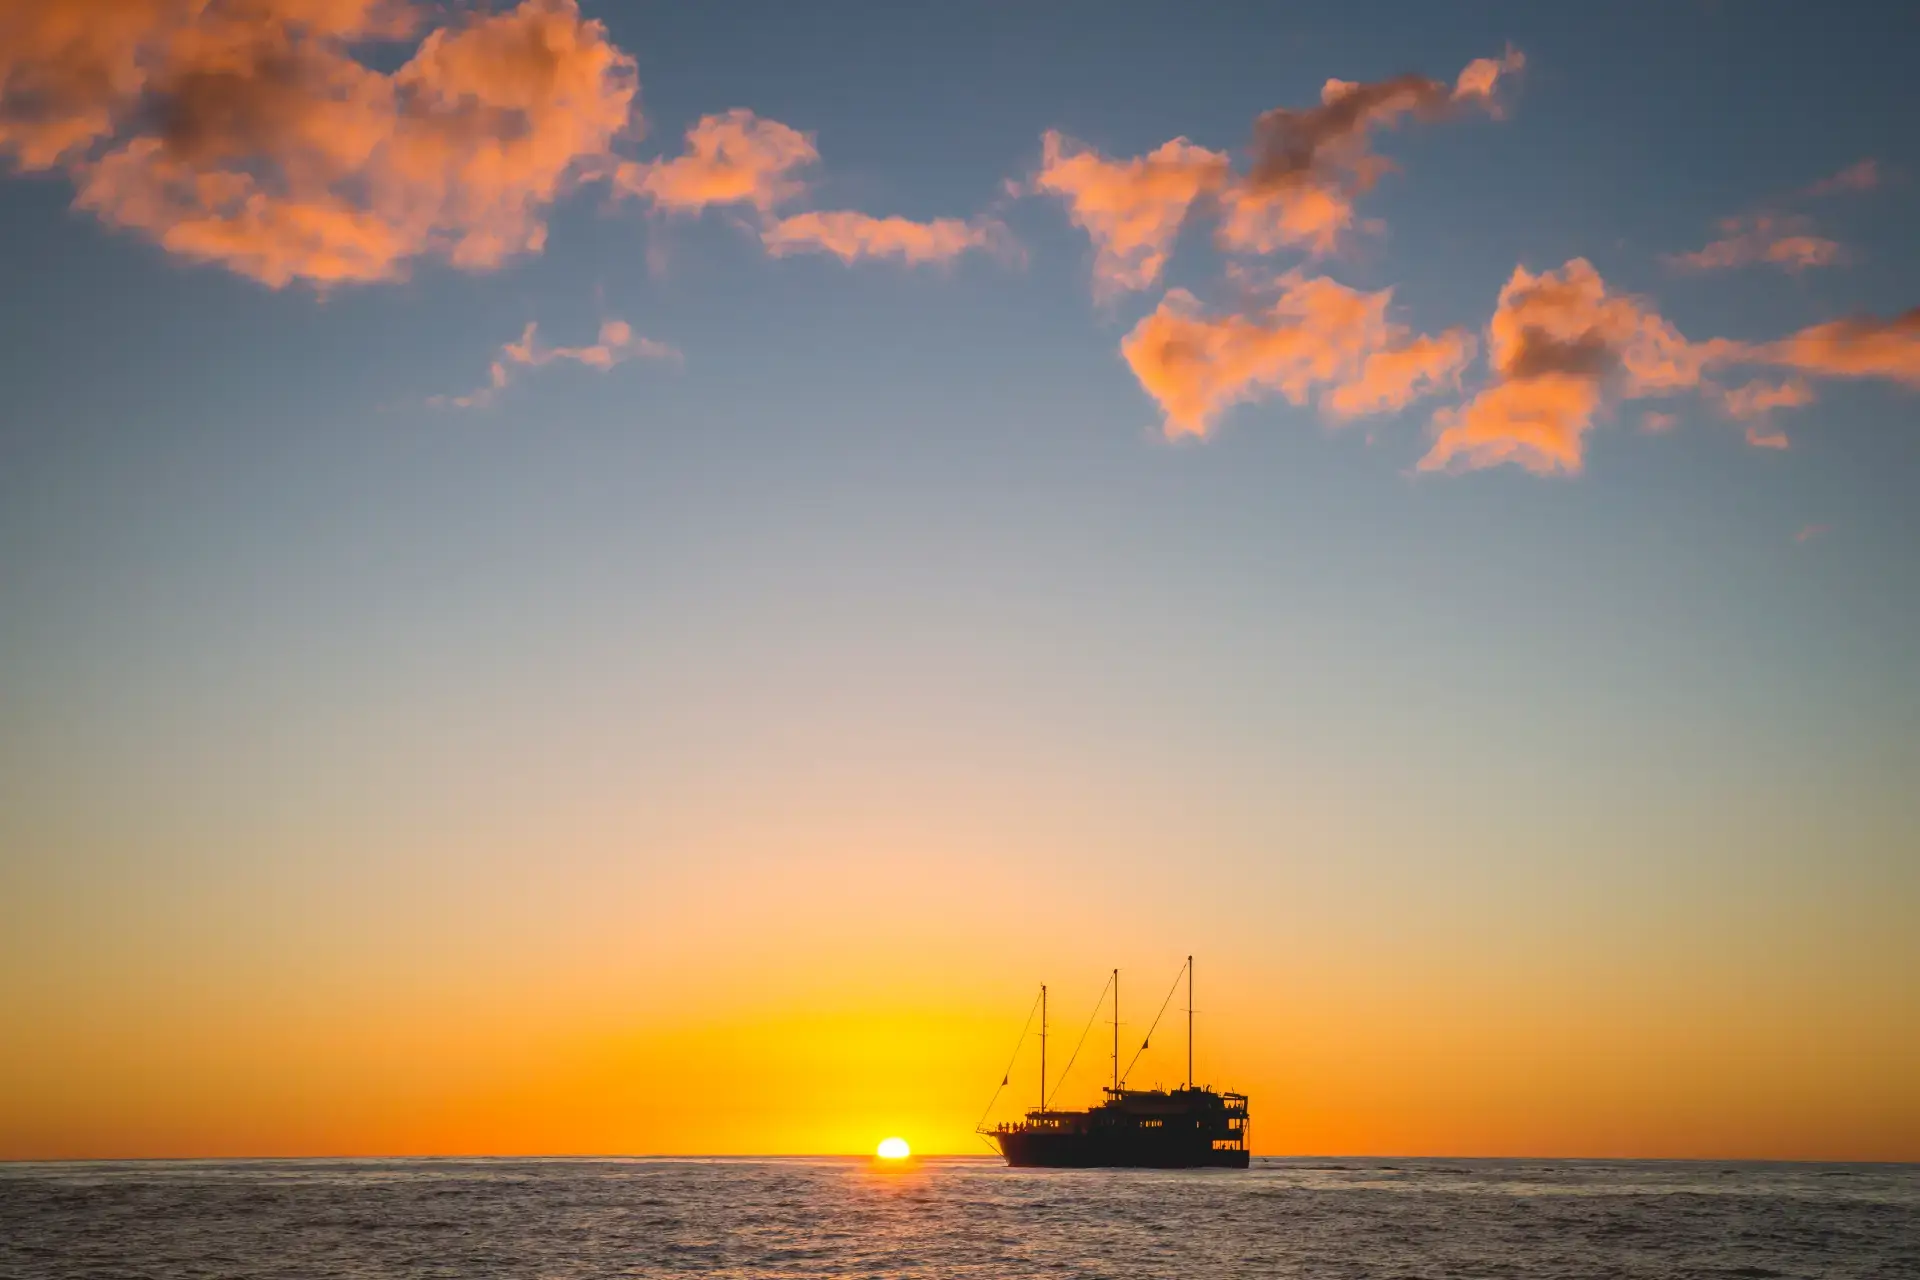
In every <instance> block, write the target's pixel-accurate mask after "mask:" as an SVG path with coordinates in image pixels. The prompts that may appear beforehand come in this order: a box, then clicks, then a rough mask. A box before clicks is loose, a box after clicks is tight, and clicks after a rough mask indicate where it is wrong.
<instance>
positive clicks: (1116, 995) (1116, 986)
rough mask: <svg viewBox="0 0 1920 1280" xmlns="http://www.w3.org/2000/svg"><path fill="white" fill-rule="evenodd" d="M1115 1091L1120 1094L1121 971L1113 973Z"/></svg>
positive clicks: (1116, 970)
mask: <svg viewBox="0 0 1920 1280" xmlns="http://www.w3.org/2000/svg"><path fill="white" fill-rule="evenodd" d="M1113 1091H1114V1092H1115V1093H1118V1092H1120V971H1119V970H1118V969H1115V970H1114V971H1113Z"/></svg>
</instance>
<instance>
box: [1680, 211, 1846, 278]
mask: <svg viewBox="0 0 1920 1280" xmlns="http://www.w3.org/2000/svg"><path fill="white" fill-rule="evenodd" d="M1808 229H1809V223H1808V221H1807V219H1805V218H1800V217H1781V216H1778V215H1775V214H1768V213H1762V214H1756V215H1754V216H1752V217H1746V218H1723V219H1721V221H1720V230H1721V233H1722V234H1721V237H1720V239H1718V240H1715V241H1713V242H1711V243H1709V244H1707V245H1705V246H1704V247H1702V248H1699V249H1696V250H1694V251H1693V252H1692V253H1680V254H1671V255H1669V256H1668V257H1667V262H1668V263H1669V264H1670V265H1672V266H1674V267H1678V268H1680V269H1682V270H1686V271H1723V270H1726V269H1727V268H1730V267H1744V266H1748V265H1750V264H1752V263H1755V262H1768V263H1772V264H1773V265H1775V266H1777V267H1781V268H1783V269H1784V270H1787V271H1791V272H1799V271H1804V270H1806V269H1807V268H1808V267H1829V266H1832V265H1834V264H1835V263H1837V262H1840V261H1842V260H1843V258H1844V254H1843V251H1842V249H1841V247H1840V245H1839V244H1838V243H1837V242H1836V241H1833V240H1828V239H1825V238H1824V237H1821V236H1816V235H1811V234H1809V232H1808Z"/></svg>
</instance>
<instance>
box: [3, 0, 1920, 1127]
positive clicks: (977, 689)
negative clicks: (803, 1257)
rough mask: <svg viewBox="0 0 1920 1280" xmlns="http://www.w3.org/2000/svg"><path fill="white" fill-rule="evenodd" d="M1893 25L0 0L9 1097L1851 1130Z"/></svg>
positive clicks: (238, 1114) (1894, 97)
mask: <svg viewBox="0 0 1920 1280" xmlns="http://www.w3.org/2000/svg"><path fill="white" fill-rule="evenodd" d="M1916 47H1920V12H1916V11H1914V10H1913V9H1912V8H1911V7H1910V6H1899V5H1867V4H1859V5H1851V6H1841V7H1840V8H1838V9H1834V8H1827V9H1821V10H1818V11H1816V10H1814V9H1811V8H1807V7H1803V6H1787V5H1771V4H1754V5H1730V4H1692V5H1638V4H1633V5H1620V6H1611V7H1604V8H1603V7H1598V6H1593V7H1587V8H1584V9H1575V8H1572V7H1568V6H1540V5H1526V4H1512V5H1478V6H1438V5H1426V4H1399V5H1384V4H1298V5H1289V6H1284V7H1280V6H1217V7H1212V8H1210V9H1207V10H1206V11H1203V12H1196V11H1195V10H1194V7H1193V6H1183V5H1173V4H1164V5H1155V4H1124V5H1116V4H1068V3H1061V4H1052V5H1046V6H1027V5H1013V4H989V5H980V6H956V7H948V8H944V9H927V8H924V7H913V6H896V5H883V4H851V3H849V4H837V5H832V6H824V7H809V6H797V5H776V4H764V3H763V4H720V3H715V4H703V5H699V6H667V5H651V4H649V5H640V4H611V3H609V4H591V3H589V4H584V5H583V6H582V7H580V8H575V7H574V5H573V4H572V3H571V2H570V0H522V2H521V3H519V4H512V3H507V2H506V0H501V3H499V4H497V5H495V6H494V7H492V8H473V7H468V6H465V5H461V4H449V5H438V6H436V5H430V4H410V3H406V2H405V0H395V2H393V3H388V2H386V0H227V2H224V3H201V2H199V0H114V2H112V3H107V2H105V0H88V3H75V4H66V5H60V6H46V5H39V4H33V3H28V2H27V0H0V172H3V173H4V177H0V1048H3V1049H4V1051H3V1052H0V1158H9V1159H51V1158H80V1157H160V1156H243V1155H342V1154H392V1155H401V1154H444V1153H633V1154H644V1153H739V1152H764V1153H783V1152H808V1153H816V1152H859V1151H870V1150H872V1147H873V1145H874V1144H875V1143H876V1142H878V1141H879V1139H880V1138H882V1137H885V1136H888V1135H891V1134H899V1135H901V1136H904V1137H905V1138H907V1139H908V1140H909V1141H910V1142H911V1143H912V1144H913V1145H914V1147H915V1149H916V1150H919V1151H925V1152H966V1151H973V1152H976V1153H984V1150H985V1148H984V1147H983V1146H982V1145H981V1141H980V1139H979V1138H978V1137H977V1136H976V1135H975V1134H974V1132H973V1129H974V1126H975V1124H976V1122H977V1121H978V1120H979V1119H980V1117H981V1114H982V1108H983V1107H988V1111H987V1116H988V1118H989V1119H990V1120H997V1119H1009V1118H1013V1117H1014V1116H1015V1115H1017V1114H1018V1112H1019V1111H1020V1110H1021V1109H1023V1108H1024V1107H1028V1106H1032V1105H1034V1104H1035V1102H1036V1101H1037V1095H1038V1092H1039V1082H1038V1075H1037V1073H1038V1062H1037V1054H1036V1049H1037V1046H1036V1044H1035V1043H1034V1041H1033V1039H1032V1038H1031V1036H1028V1037H1026V1038H1024V1039H1023V1038H1022V1020H1023V1018H1025V1017H1026V1016H1027V1011H1028V1009H1029V1007H1030V1005H1031V1003H1032V1001H1033V997H1034V994H1035V991H1036V989H1037V987H1038V985H1039V984H1040V983H1041V982H1046V983H1047V984H1048V985H1049V987H1050V991H1051V994H1052V1000H1051V1002H1050V1008H1051V1012H1052V1018H1051V1022H1052V1026H1051V1032H1052V1035H1053V1037H1055V1038H1054V1039H1053V1040H1051V1041H1050V1044H1051V1046H1052V1048H1051V1051H1050V1054H1049V1061H1050V1065H1051V1069H1052V1072H1053V1074H1054V1076H1055V1077H1057V1078H1056V1079H1053V1080H1050V1081H1049V1082H1048V1088H1049V1089H1050V1090H1054V1091H1056V1092H1055V1097H1056V1099H1057V1100H1058V1101H1059V1102H1061V1103H1062V1104H1068V1103H1075V1104H1079V1103H1084V1102H1086V1101H1089V1100H1091V1099H1092V1098H1094V1097H1095V1096H1096V1091H1097V1088H1098V1086H1099V1085H1100V1084H1101V1083H1102V1081H1103V1080H1104V1079H1105V1078H1106V1073H1107V1072H1108V1071H1109V1070H1110V1069H1111V1065H1110V1062H1109V1058H1108V1048H1107V1044H1106V1041H1107V1038H1108V1037H1109V1036H1110V1035H1111V1034H1112V1033H1111V1031H1110V1030H1109V1029H1108V1028H1107V1027H1106V1025H1105V1023H1104V1022H1102V1021H1100V1018H1102V1017H1104V1015H1102V1014H1100V1013H1098V1012H1097V1010H1096V1009H1095V1007H1094V1006H1095V1001H1096V999H1097V997H1098V994H1099V992H1100V989H1101V984H1102V983H1103V982H1104V981H1105V980H1106V977H1107V974H1108V971H1109V970H1110V969H1112V968H1113V967H1115V966H1119V967H1120V969H1121V974H1122V978H1121V982H1122V992H1121V994H1122V1007H1121V1014H1120V1017H1121V1021H1122V1024H1123V1025H1122V1029H1121V1038H1122V1040H1123V1042H1125V1044H1126V1045H1127V1046H1128V1047H1129V1051H1130V1047H1131V1045H1132V1044H1134V1043H1136V1042H1137V1040H1138V1039H1139V1038H1142V1037H1144V1035H1145V1031H1146V1028H1147V1024H1148V1023H1149V1022H1150V1021H1151V1020H1152V1018H1153V1016H1154V1010H1155V1009H1157V1008H1158V1007H1159V1005H1160V1001H1161V998H1162V997H1163V996H1164V995H1165V994H1166V992H1167V989H1168V984H1170V983H1171V982H1172V981H1173V978H1174V975H1175V973H1176V972H1177V970H1178V969H1179V967H1180V965H1181V963H1182V961H1183V960H1184V958H1185V957H1186V956H1187V955H1188V954H1193V955H1195V956H1196V957H1197V960H1196V975H1197V979H1198V984H1197V997H1196V1000H1195V1005H1196V1009H1197V1013H1196V1027H1197V1043H1196V1046H1195V1051H1196V1060H1197V1061H1196V1068H1197V1074H1198V1075H1199V1077H1200V1079H1201V1080H1202V1081H1204V1082H1208V1083H1211V1084H1213V1085H1216V1086H1219V1087H1232V1088H1237V1089H1241V1090H1244V1091H1246V1092H1247V1093H1249V1094H1250V1095H1251V1097H1252V1104H1251V1105H1252V1115H1253V1122H1252V1140H1253V1146H1254V1149H1255V1151H1256V1153H1259V1154H1332V1153H1338V1154H1448V1155H1497V1154H1506V1155H1565V1156H1575V1155H1578V1156H1662V1157H1664V1156H1701V1157H1716V1158H1783V1159H1785V1158H1793V1159H1803V1158H1804V1159H1905V1160H1916V1159H1920V1085H1917V1084H1916V1083H1915V1082H1916V1081H1920V1017H1916V1016H1915V1012H1914V1011H1915V1010H1916V1008H1920V930H1916V929H1915V928H1914V927H1913V922H1914V920H1915V919H1916V918H1920V856H1916V850H1920V786H1917V785H1916V783H1920V558H1917V557H1916V555H1915V551H1916V549H1917V548H1920V504H1916V502H1915V500H1914V493H1915V487H1916V481H1917V480H1920V432H1917V431H1916V430H1915V427H1916V417H1917V416H1920V398H1917V396H1920V311H1916V310H1915V307H1916V304H1920V255H1917V254H1916V252H1915V242H1914V239H1913V235H1912V231H1911V228H1912V227H1913V226H1914V225H1916V221H1917V220H1920V186H1916V183H1920V138H1916V135H1915V133H1914V131H1913V129H1912V127H1911V124H1912V121H1913V120H1914V119H1916V118H1920V82H1917V81H1916V80H1915V78H1914V76H1913V75H1912V74H1911V70H1912V68H1911V62H1912V51H1913V50H1914V49H1915V48H1916ZM1183 1004H1184V999H1183V997H1181V996H1176V997H1175V998H1174V1000H1173V1004H1172V1007H1171V1008H1170V1011H1169V1012H1168V1014H1167V1017H1168V1019H1169V1020H1171V1022H1172V1023H1174V1024H1177V1023H1178V1022H1180V1021H1181V1020H1182V1018H1183V1016H1184V1015H1183V1013H1182V1012H1181V1007H1182V1005H1183ZM1090 1017H1091V1018H1092V1019H1093V1021H1092V1022H1091V1023H1090V1024H1089V1022H1088V1019H1089V1018H1090ZM1087 1025H1091V1028H1092V1030H1091V1033H1090V1035H1089V1037H1088V1043H1087V1047H1086V1048H1085V1049H1084V1050H1083V1051H1082V1052H1081V1054H1080V1055H1079V1056H1078V1057H1077V1058H1076V1059H1075V1060H1074V1065H1073V1068H1072V1070H1071V1071H1070V1072H1068V1073H1066V1075H1065V1076H1064V1077H1061V1076H1060V1067H1061V1065H1063V1064H1064V1063H1065V1062H1066V1054H1065V1053H1064V1052H1063V1051H1062V1047H1063V1046H1064V1045H1070V1044H1071V1043H1072V1041H1073V1039H1074V1038H1075V1037H1077V1036H1078V1035H1079V1034H1080V1028H1081V1027H1082V1026H1087ZM1183 1039H1184V1037H1183V1036H1181V1035H1180V1034H1178V1032H1177V1031H1176V1032H1175V1033H1174V1034H1171V1035H1169V1034H1167V1033H1166V1031H1165V1030H1164V1029H1163V1030H1162V1031H1160V1032H1156V1033H1155V1034H1154V1036H1153V1037H1152V1048H1151V1049H1150V1050H1148V1051H1147V1052H1146V1053H1145V1054H1143V1055H1142V1057H1141V1059H1140V1062H1139V1064H1138V1066H1137V1067H1136V1068H1135V1069H1134V1071H1133V1073H1132V1075H1131V1077H1130V1083H1132V1084H1134V1085H1139V1086H1147V1085H1152V1084H1155V1083H1161V1084H1166V1083H1173V1082H1177V1081H1178V1080H1180V1079H1181V1077H1182V1075H1183V1072H1184V1065H1183V1061H1182V1059H1183V1054H1184V1049H1185V1046H1184V1043H1183ZM1016 1044H1018V1046H1019V1048H1018V1052H1017V1053H1015V1057H1014V1065H1013V1067H1012V1069H1011V1074H1010V1077H1009V1079H1010V1084H1009V1086H1008V1088H1007V1089H1005V1090H1003V1091H1001V1092H1000V1093H999V1094H998V1095H995V1092H994V1086H995V1084H996V1083H997V1082H998V1081H999V1080H1000V1078H1001V1076H1002V1074H1003V1072H1006V1071H1007V1070H1008V1068H1007V1061H1008V1055H1009V1054H1010V1053H1014V1052H1015V1048H1016ZM990 1096H991V1097H992V1098H993V1101H992V1104H991V1106H989V1105H988V1104H989V1097H990Z"/></svg>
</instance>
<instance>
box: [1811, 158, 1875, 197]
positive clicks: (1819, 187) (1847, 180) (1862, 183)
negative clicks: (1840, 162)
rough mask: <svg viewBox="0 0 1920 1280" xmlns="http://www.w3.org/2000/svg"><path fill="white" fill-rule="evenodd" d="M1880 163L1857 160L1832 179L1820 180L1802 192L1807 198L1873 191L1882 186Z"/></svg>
mask: <svg viewBox="0 0 1920 1280" xmlns="http://www.w3.org/2000/svg"><path fill="white" fill-rule="evenodd" d="M1880 181H1881V172H1880V162H1879V161H1877V160H1875V159H1873V158H1872V157H1871V156H1869V157H1868V158H1867V159H1865V160H1856V161H1855V162H1854V163H1852V164H1850V165H1848V166H1847V167H1846V168H1844V169H1842V170H1841V171H1840V172H1838V173H1836V174H1833V175H1832V176H1831V177H1826V178H1822V179H1820V181H1818V182H1816V183H1814V184H1813V185H1812V186H1810V187H1807V188H1806V189H1805V190H1804V191H1802V192H1801V194H1802V195H1807V196H1832V195H1840V194H1842V193H1844V192H1850V191H1871V190H1873V189H1874V188H1875V187H1877V186H1879V185H1880Z"/></svg>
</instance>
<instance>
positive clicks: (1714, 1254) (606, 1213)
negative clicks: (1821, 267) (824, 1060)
mask: <svg viewBox="0 0 1920 1280" xmlns="http://www.w3.org/2000/svg"><path fill="white" fill-rule="evenodd" d="M679 1275H700V1276H809V1277H812V1276H910V1277H929V1278H933V1277H950V1276H967V1277H976V1276H977V1277H993V1278H994V1280H1006V1278H1008V1277H1022V1276H1047V1277H1064V1276H1112V1277H1116V1280H1120V1278H1124V1280H1144V1278H1146V1277H1161V1276H1165V1277H1179V1278H1180V1280H1194V1278H1198V1277H1212V1276H1222V1277H1234V1276H1301V1277H1355V1278H1358V1277H1381V1278H1382V1280H1386V1278H1389V1277H1392V1278H1402V1277H1416V1276H1474V1277H1482V1276H1487V1277H1492V1276H1511V1277H1516V1278H1520V1277H1524V1278H1526V1280H1547V1278H1549V1277H1561V1276H1566V1277H1575V1276H1578V1277H1593V1276H1635V1277H1649V1278H1658V1280H1669V1278H1677V1277H1729V1278H1732V1280H1768V1278H1770V1277H1776V1276H1794V1277H1816V1276H1818V1277H1855V1276H1860V1277H1866V1276H1872V1277H1902V1278H1905V1277H1920V1166H1915V1165H1808V1164H1795V1165H1757V1164H1719V1163H1669V1162H1632V1163H1607V1162H1587V1161H1539V1160H1257V1161H1256V1162H1255V1164H1254V1167H1253V1168H1252V1169H1249V1170H1245V1171H1241V1170H1224V1169H1216V1170H1196V1171H1192V1172H1160V1171H1138V1172H1131V1171H1129V1172H1107V1171H1081V1170H1019V1169H1006V1168H1002V1167H1000V1165H999V1164H998V1163H997V1162H995V1161H989V1160H965V1159H951V1160H924V1161H917V1162H913V1163H912V1164H911V1166H910V1167H906V1168H880V1167H877V1166H876V1165H874V1164H873V1163H871V1162H868V1161H861V1160H669V1159H658V1160H381V1161H365V1160H352V1161H349V1160H302V1161H236V1162H160V1163H126V1164H12V1165H7V1164H0V1277H5V1278H6V1280H39V1278H41V1277H49V1278H56V1277H57V1278H59V1280H66V1278H67V1277H81V1276H86V1277H103V1278H104V1277H112V1278H113V1280H120V1278H122V1277H141V1276H152V1277H166V1278H167V1280H181V1278H185V1277H214V1276H219V1277H294V1276H298V1277H352V1278H355V1280H358V1278H360V1277H400V1276H404V1277H447V1278H449V1280H453V1278H456V1277H457V1278H458V1280H491V1278H492V1277H539V1278H540V1280H563V1278H564V1280H571V1278H573V1277H589V1276H596V1277H597V1276H679Z"/></svg>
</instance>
